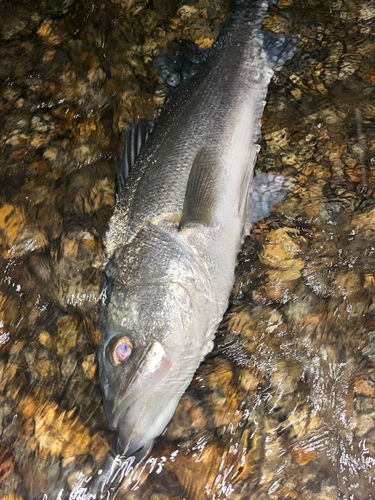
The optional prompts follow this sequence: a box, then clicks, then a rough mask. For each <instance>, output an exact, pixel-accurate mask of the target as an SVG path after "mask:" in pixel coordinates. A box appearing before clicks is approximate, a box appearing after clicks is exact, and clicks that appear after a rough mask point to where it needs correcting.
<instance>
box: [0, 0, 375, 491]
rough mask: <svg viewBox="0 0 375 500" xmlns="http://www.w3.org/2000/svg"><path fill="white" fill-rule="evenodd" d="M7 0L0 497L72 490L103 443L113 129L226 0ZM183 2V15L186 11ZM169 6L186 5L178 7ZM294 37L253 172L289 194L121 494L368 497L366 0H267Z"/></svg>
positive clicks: (210, 29)
mask: <svg viewBox="0 0 375 500" xmlns="http://www.w3.org/2000/svg"><path fill="white" fill-rule="evenodd" d="M179 7H180V4H179V3H178V2H175V3H174V2H170V3H167V2H165V3H163V2H160V1H156V0H155V1H154V2H153V4H152V5H151V4H146V2H126V1H122V2H121V1H120V0H118V1H117V0H113V1H112V2H107V3H104V2H103V3H101V2H99V1H98V2H95V3H92V2H86V1H79V0H76V1H74V0H68V1H66V2H63V3H62V4H60V3H58V2H56V3H55V2H53V1H45V2H34V3H33V4H29V3H27V2H24V3H20V4H17V6H15V5H14V4H12V3H11V2H4V1H3V2H1V3H0V19H2V20H3V21H2V24H0V30H1V44H0V81H1V100H0V109H1V113H0V130H1V132H0V151H1V165H0V252H1V254H0V272H1V275H0V373H1V376H0V431H1V443H0V499H4V498H7V499H8V500H21V499H22V500H29V499H30V500H33V499H42V498H44V499H47V498H48V499H51V500H52V499H57V498H61V499H62V498H69V497H70V498H72V499H73V498H77V499H81V500H83V499H84V498H87V497H88V495H86V494H85V488H86V487H87V484H88V483H87V481H88V479H89V478H90V476H91V474H92V473H93V472H94V471H95V470H96V468H97V467H98V466H99V465H100V464H101V463H102V462H103V460H104V458H105V456H106V454H107V451H108V450H109V449H110V447H111V444H112V433H111V432H110V431H109V430H108V427H107V424H106V418H105V415H104V412H103V407H102V403H101V395H100V388H99V381H98V376H97V371H96V359H95V346H96V345H97V343H98V339H99V335H100V333H99V332H98V331H97V330H96V328H95V322H96V320H97V302H98V300H99V295H100V282H101V279H102V276H101V262H102V258H103V255H102V245H101V235H102V234H103V231H104V227H105V224H106V222H107V220H108V218H109V217H110V215H111V211H112V208H113V205H114V189H115V185H114V178H115V175H116V172H117V168H118V161H117V158H118V155H119V150H120V146H121V135H122V134H121V131H122V130H124V128H125V127H126V125H127V123H129V121H130V119H131V118H132V117H133V116H134V117H136V118H145V119H151V118H152V117H153V115H154V113H155V109H158V108H159V107H160V106H161V105H162V102H163V100H164V97H165V95H166V89H165V88H164V86H163V85H162V84H161V83H160V82H158V80H157V78H156V75H155V73H154V71H153V69H152V63H151V60H152V57H153V56H154V55H155V50H157V49H158V48H160V47H163V46H165V45H166V44H167V42H168V41H172V40H177V41H179V40H181V39H189V40H192V41H194V42H197V43H199V44H200V45H201V46H202V47H207V46H209V45H210V44H211V43H212V41H213V39H214V38H215V37H216V36H217V33H218V29H219V26H220V24H221V23H222V22H224V21H225V19H226V18H227V15H228V13H227V11H226V8H225V4H223V3H221V2H219V1H217V2H213V3H210V4H209V3H207V2H205V1H204V0H202V1H201V2H199V3H198V4H194V5H190V4H189V5H187V4H186V5H184V6H183V7H181V8H180V9H179ZM178 9H179V10H178ZM177 10H178V12H177ZM265 27H267V28H268V29H271V30H273V31H275V32H286V33H292V34H296V33H298V34H300V35H301V41H300V43H299V46H298V49H297V51H296V54H295V56H294V58H293V59H292V60H291V61H289V62H288V63H287V64H286V66H285V67H284V68H283V69H282V70H281V71H280V72H279V73H277V75H276V76H275V78H274V80H273V82H272V84H271V86H270V90H269V95H268V104H267V106H266V109H265V113H264V117H263V129H262V134H263V137H262V140H261V146H262V149H261V153H260V156H259V159H258V164H257V171H259V172H260V171H269V172H281V173H282V174H283V175H285V176H291V177H293V178H294V179H295V188H294V189H293V191H292V192H291V193H290V194H288V196H287V198H286V199H285V201H283V202H282V203H280V204H278V205H277V207H276V209H275V211H274V213H273V214H272V215H271V216H270V217H269V218H268V219H267V220H264V221H261V222H260V223H258V224H256V225H255V227H254V229H253V232H252V234H251V236H250V237H249V238H248V239H247V240H246V242H245V244H244V246H243V249H242V252H241V254H240V255H239V264H238V267H237V271H236V276H237V279H236V283H235V286H234V289H233V293H232V296H231V302H230V306H229V309H228V312H227V314H226V316H225V317H224V319H223V322H222V325H221V326H220V328H219V331H218V334H217V338H216V344H215V350H214V351H213V353H211V354H210V355H209V356H208V357H207V359H206V360H205V361H204V363H202V365H201V366H200V368H199V369H198V371H197V373H196V375H195V377H194V379H193V381H192V383H191V385H190V386H189V388H188V390H187V391H186V393H185V395H184V396H183V398H182V399H181V402H180V404H179V406H178V408H177V411H176V414H175V416H174V418H173V420H172V421H171V423H170V425H169V426H168V428H167V430H166V432H165V433H164V435H163V436H162V437H160V438H159V439H158V441H157V443H156V444H155V447H154V449H153V451H152V453H151V456H150V458H149V459H148V460H147V461H145V463H143V464H142V465H141V466H140V467H139V468H138V469H137V470H135V471H134V470H133V469H134V464H131V463H130V462H131V461H128V462H124V463H122V466H121V470H120V471H119V473H121V474H123V475H124V482H123V484H122V486H121V488H120V489H119V491H118V494H117V496H116V498H117V499H121V498H126V499H127V500H128V499H131V500H132V499H134V500H135V499H161V500H169V499H181V500H182V499H186V500H188V499H189V500H190V499H197V498H198V499H205V498H207V499H219V498H220V499H225V498H228V499H229V500H231V499H233V500H234V499H254V500H255V499H257V500H258V499H260V500H261V499H268V498H269V499H282V498H286V499H288V498H290V499H303V500H305V499H308V500H321V499H329V500H331V499H332V500H333V499H345V500H349V499H352V500H357V499H358V500H362V499H372V498H375V477H374V475H375V432H374V427H375V344H374V342H375V318H374V312H375V305H374V304H375V301H373V297H374V291H375V278H374V268H375V243H374V234H375V198H374V188H373V186H374V177H375V141H374V114H375V90H374V88H375V87H374V85H375V70H374V68H375V64H374V62H375V61H374V59H375V50H374V31H375V2H374V1H358V2H350V1H344V0H335V1H331V2H324V1H323V0H321V1H320V0H304V1H302V0H294V1H293V0H280V1H279V4H278V6H277V7H271V8H270V10H269V14H268V15H267V17H266V19H265Z"/></svg>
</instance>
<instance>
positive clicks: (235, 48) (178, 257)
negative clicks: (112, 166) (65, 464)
mask: <svg viewBox="0 0 375 500" xmlns="http://www.w3.org/2000/svg"><path fill="white" fill-rule="evenodd" d="M268 6H269V1H266V0H253V1H251V0H248V1H245V0H243V1H237V2H234V8H233V13H232V15H231V19H230V20H229V22H228V25H227V26H226V27H225V28H224V29H223V31H222V32H221V34H220V35H219V37H218V39H217V41H216V42H215V44H214V45H213V46H212V47H211V48H210V49H209V53H208V54H206V55H205V57H204V62H203V63H202V64H201V65H200V67H199V69H198V70H197V71H196V72H193V74H192V75H191V76H190V77H189V78H187V79H186V80H184V81H182V82H180V83H179V85H178V87H177V90H176V91H175V92H174V93H173V95H172V97H171V99H170V100H169V102H168V104H167V105H166V106H165V109H164V111H163V112H162V114H161V116H160V118H159V119H158V123H157V124H156V126H155V127H153V128H154V129H153V130H152V131H151V130H148V129H147V127H146V129H145V127H143V128H142V127H140V128H137V127H136V126H134V125H133V132H132V133H130V134H129V136H130V143H131V144H130V146H129V147H130V149H131V151H130V153H129V151H128V152H126V153H125V154H126V155H128V156H129V155H130V156H132V157H133V159H134V158H135V157H136V156H137V155H138V156H137V159H136V161H135V163H134V165H132V167H131V169H130V172H127V171H126V172H125V173H124V172H122V179H123V180H122V182H120V184H121V188H122V190H121V193H120V194H119V197H118V200H117V202H116V205H115V208H114V212H113V215H112V217H111V218H110V221H109V225H108V229H107V231H106V234H105V236H104V249H105V254H106V264H105V269H104V274H105V285H104V291H105V300H104V303H103V306H102V311H101V317H100V325H99V328H100V330H101V341H100V344H99V346H98V350H97V355H98V365H99V378H100V382H101V387H102V393H103V402H104V407H105V410H106V414H107V417H108V422H109V426H110V428H111V429H112V430H113V431H117V451H118V452H119V453H121V454H123V455H125V456H129V455H131V454H133V453H138V452H139V451H140V450H147V452H148V451H149V450H150V449H151V448H152V445H153V442H154V440H155V439H156V438H157V437H158V436H160V435H161V434H162V433H163V431H164V430H165V428H166V427H167V425H168V423H169V422H170V420H171V418H172V417H173V414H174V412H175V410H176V407H177V405H178V402H179V400H180V398H181V396H182V394H183V393H184V391H185V390H186V388H187V386H188V385H189V383H190V381H191V380H192V378H193V376H194V373H195V371H196V369H197V368H198V366H199V364H200V363H201V362H202V360H203V359H204V357H205V356H206V355H207V354H208V353H209V352H210V351H211V350H212V349H213V345H214V344H213V342H214V337H215V332H216V329H217V327H218V325H219V323H220V321H221V320H222V317H223V315H224V313H225V311H226V309H227V307H228V301H229V296H230V293H231V290H232V287H233V284H234V278H235V275H234V270H235V266H236V261H237V255H238V252H239V250H240V248H241V245H242V243H243V241H244V238H245V237H246V236H247V235H248V234H249V233H250V230H251V226H252V223H253V222H254V217H253V218H252V216H251V213H250V215H249V207H252V208H251V209H250V212H251V211H253V212H254V211H255V212H256V211H257V210H256V207H258V209H259V210H258V212H259V213H260V217H261V218H262V216H264V215H265V214H267V213H268V211H269V207H270V205H272V204H273V203H274V202H275V201H279V200H280V199H281V198H282V197H283V196H284V194H285V192H286V191H287V190H288V189H290V186H289V185H288V181H287V180H286V179H284V178H283V177H282V176H281V175H279V176H276V177H275V182H274V183H273V182H272V179H271V178H273V176H270V175H269V174H264V175H263V177H262V178H261V179H260V180H258V181H257V179H256V178H255V179H254V181H253V171H254V165H255V162H256V158H257V154H258V152H259V149H260V147H259V145H258V139H259V136H260V124H261V117H262V113H263V109H264V106H265V104H266V100H265V99H266V95H267V89H268V85H269V83H270V81H271V78H272V76H273V74H274V71H275V69H278V68H280V67H281V66H282V65H283V64H284V63H285V61H287V60H288V59H290V58H291V57H292V56H293V53H294V51H295V48H296V45H297V43H298V36H286V35H281V34H274V33H271V32H267V31H264V30H263V29H262V21H263V17H264V14H265V12H266V11H267V9H268ZM172 80H174V79H173V78H172ZM146 136H148V138H147V140H145V138H146ZM141 146H142V147H141ZM128 149H129V148H128ZM139 149H140V152H139V154H138V150H139ZM120 177H121V176H120ZM273 184H275V185H276V186H277V188H272V185H273ZM254 186H255V187H254ZM262 193H263V195H264V196H263V197H262ZM280 193H282V195H281V196H280ZM264 197H265V198H267V197H268V198H267V199H266V201H265V198H264ZM262 207H263V208H262ZM264 207H266V208H264ZM257 216H258V217H259V214H258V215H257Z"/></svg>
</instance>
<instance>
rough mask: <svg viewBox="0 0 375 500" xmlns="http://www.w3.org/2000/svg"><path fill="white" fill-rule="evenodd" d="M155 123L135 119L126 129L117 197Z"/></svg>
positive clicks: (118, 176) (118, 175)
mask: <svg viewBox="0 0 375 500" xmlns="http://www.w3.org/2000/svg"><path fill="white" fill-rule="evenodd" d="M154 127H155V122H154V121H151V122H146V121H144V120H140V121H139V122H136V121H135V120H134V118H133V120H132V121H131V124H130V125H128V126H127V127H126V129H125V134H124V146H123V147H122V148H121V153H120V170H119V173H118V174H117V185H116V197H117V198H118V197H119V196H120V193H121V191H122V190H123V187H124V185H125V181H126V179H127V177H128V176H129V173H130V170H131V169H132V167H133V165H134V163H135V162H136V160H137V158H138V155H139V153H140V151H141V149H142V147H143V146H144V144H145V143H146V141H147V139H148V137H149V135H150V134H151V132H152V131H153V130H154Z"/></svg>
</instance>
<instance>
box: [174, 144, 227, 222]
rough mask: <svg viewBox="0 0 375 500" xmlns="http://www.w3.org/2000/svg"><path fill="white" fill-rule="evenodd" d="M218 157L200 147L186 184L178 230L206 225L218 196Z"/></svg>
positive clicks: (210, 218) (209, 220)
mask: <svg viewBox="0 0 375 500" xmlns="http://www.w3.org/2000/svg"><path fill="white" fill-rule="evenodd" d="M219 175H220V163H219V158H218V157H217V156H215V155H214V154H213V153H212V152H211V151H209V150H208V149H205V148H203V149H201V150H200V151H199V152H198V154H197V156H196V157H195V159H194V162H193V166H192V167H191V170H190V175H189V179H188V182H187V186H186V192H185V199H184V206H183V209H182V217H181V224H180V230H182V229H184V228H185V227H189V226H196V225H202V226H208V225H209V224H210V222H211V220H212V217H213V213H214V210H215V207H216V205H217V203H218V196H219V182H218V181H219Z"/></svg>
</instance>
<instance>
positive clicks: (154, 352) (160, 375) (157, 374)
mask: <svg viewBox="0 0 375 500" xmlns="http://www.w3.org/2000/svg"><path fill="white" fill-rule="evenodd" d="M171 366H172V363H171V359H170V357H169V355H168V353H167V352H166V351H165V349H164V347H163V346H162V345H161V344H160V343H159V342H157V341H153V342H152V343H151V345H150V346H149V348H148V349H147V351H146V353H145V354H144V356H143V357H142V358H141V360H140V362H139V364H138V367H137V368H136V370H135V372H134V375H133V377H132V378H131V380H130V382H129V384H128V387H127V389H126V390H125V391H124V393H123V395H122V396H121V397H120V398H119V399H118V400H117V401H116V402H115V403H114V405H113V410H112V418H111V427H112V428H113V429H118V428H119V425H120V423H121V427H123V426H124V421H125V420H126V417H127V415H128V414H129V413H130V412H131V414H132V418H131V422H129V426H130V427H131V426H132V425H135V424H136V422H135V421H134V420H135V417H136V416H137V415H138V416H140V414H141V413H142V409H143V407H144V405H145V403H146V401H147V399H148V397H149V395H150V393H151V392H152V391H153V389H154V387H155V386H156V385H158V384H159V383H160V382H161V380H163V379H164V378H165V377H166V376H167V374H168V373H169V371H170V369H171Z"/></svg>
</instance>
